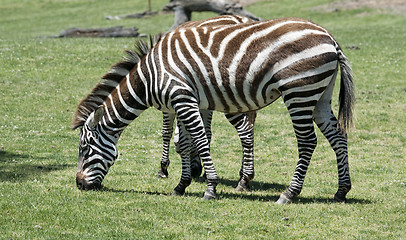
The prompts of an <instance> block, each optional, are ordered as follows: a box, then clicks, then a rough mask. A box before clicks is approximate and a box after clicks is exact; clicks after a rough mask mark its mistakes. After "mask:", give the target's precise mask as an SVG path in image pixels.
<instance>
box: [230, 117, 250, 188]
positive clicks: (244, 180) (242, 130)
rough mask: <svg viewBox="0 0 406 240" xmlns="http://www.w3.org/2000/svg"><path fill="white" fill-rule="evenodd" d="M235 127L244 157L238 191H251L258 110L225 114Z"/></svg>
mask: <svg viewBox="0 0 406 240" xmlns="http://www.w3.org/2000/svg"><path fill="white" fill-rule="evenodd" d="M225 116H226V118H227V120H228V121H229V122H230V123H231V124H232V125H233V126H234V127H235V129H236V130H237V132H238V136H239V137H240V140H241V145H242V150H243V158H242V165H241V169H240V179H239V181H238V184H237V187H236V188H235V190H236V191H249V189H250V188H249V182H250V181H251V180H252V179H253V178H254V175H255V173H254V122H255V117H256V112H252V113H247V114H225Z"/></svg>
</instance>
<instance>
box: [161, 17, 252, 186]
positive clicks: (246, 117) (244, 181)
mask: <svg viewBox="0 0 406 240" xmlns="http://www.w3.org/2000/svg"><path fill="white" fill-rule="evenodd" d="M247 22H251V19H249V18H247V17H243V16H233V15H222V16H218V17H216V18H212V19H210V20H203V21H192V22H187V23H185V24H183V26H182V27H212V28H213V27H221V26H225V25H234V24H240V23H247ZM201 117H202V119H203V122H204V126H205V132H206V135H207V138H208V140H209V143H210V140H211V119H212V111H209V110H201ZM225 117H226V118H227V120H228V121H229V122H230V123H231V124H232V125H233V126H234V127H235V129H236V130H237V133H238V135H239V137H240V140H241V145H242V149H243V161H242V166H241V169H240V180H239V181H238V184H237V187H236V190H237V191H243V190H249V185H248V184H249V182H250V181H251V180H252V179H253V178H254V165H253V163H254V160H253V152H254V150H253V148H254V145H253V144H254V142H253V141H254V139H253V138H254V134H253V131H254V129H253V125H254V121H255V117H256V112H252V113H249V114H245V113H244V114H227V113H226V114H225ZM174 119H175V114H169V113H165V112H164V113H163V121H162V122H163V124H162V139H163V144H162V146H163V149H162V157H161V168H160V169H159V171H158V176H159V177H160V178H166V177H168V170H167V169H168V166H169V163H170V160H169V146H170V139H171V138H172V133H173V123H174ZM179 127H180V126H178V127H177V128H176V131H175V138H174V139H175V146H176V151H177V152H178V153H179V154H180V155H182V154H184V153H183V151H184V149H183V148H182V146H185V144H187V143H185V142H186V141H190V139H187V138H186V137H185V136H183V135H182V136H179V130H178V129H179ZM185 157H186V156H185ZM187 157H188V158H190V161H191V175H192V177H194V178H196V177H199V176H200V174H201V172H202V166H201V162H200V158H199V154H198V153H197V151H196V149H195V148H193V149H192V152H191V153H190V156H187Z"/></svg>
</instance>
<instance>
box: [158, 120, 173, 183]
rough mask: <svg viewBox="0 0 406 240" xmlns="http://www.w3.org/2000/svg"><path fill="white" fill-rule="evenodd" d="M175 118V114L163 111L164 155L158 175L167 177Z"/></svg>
mask: <svg viewBox="0 0 406 240" xmlns="http://www.w3.org/2000/svg"><path fill="white" fill-rule="evenodd" d="M174 120H175V114H170V113H165V112H164V113H163V121H162V157H161V168H160V169H159V171H158V177H160V178H167V177H168V167H169V163H170V160H169V146H170V142H171V138H172V132H173V122H174Z"/></svg>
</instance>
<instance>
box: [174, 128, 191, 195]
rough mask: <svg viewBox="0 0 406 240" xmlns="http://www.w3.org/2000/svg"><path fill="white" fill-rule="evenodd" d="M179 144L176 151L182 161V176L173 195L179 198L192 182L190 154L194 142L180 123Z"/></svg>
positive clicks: (177, 132)
mask: <svg viewBox="0 0 406 240" xmlns="http://www.w3.org/2000/svg"><path fill="white" fill-rule="evenodd" d="M175 131H176V133H175V134H177V136H178V137H177V141H176V142H177V144H176V151H177V153H179V155H180V156H181V159H182V175H181V177H180V182H179V184H178V185H177V186H176V187H175V189H174V190H173V193H172V195H175V196H179V195H183V194H184V193H185V189H186V188H187V187H188V186H189V185H190V183H191V182H192V175H191V168H190V166H191V165H190V153H191V147H192V140H191V137H190V135H189V134H188V133H187V132H186V130H185V127H184V125H183V124H182V123H180V122H179V121H178V124H177V128H176V130H175Z"/></svg>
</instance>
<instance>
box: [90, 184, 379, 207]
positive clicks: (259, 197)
mask: <svg viewBox="0 0 406 240" xmlns="http://www.w3.org/2000/svg"><path fill="white" fill-rule="evenodd" d="M231 182H233V181H231ZM220 183H221V181H220ZM269 185H270V186H273V184H269ZM277 185H279V184H277ZM267 186H268V185H267ZM281 186H283V189H285V187H286V186H284V185H281ZM262 190H263V189H262ZM97 191H105V192H114V193H124V194H146V195H151V196H168V197H190V198H202V197H203V193H199V192H188V191H187V190H186V193H185V194H184V195H183V196H172V195H171V194H168V193H165V192H158V191H142V190H133V189H124V190H121V189H114V188H109V187H105V186H103V188H102V189H101V190H97ZM222 199H236V200H239V199H244V200H249V201H260V202H276V201H277V200H278V199H279V193H278V194H264V193H260V194H258V193H256V192H255V191H253V190H252V188H251V191H249V192H235V191H234V192H230V191H219V192H217V200H222ZM292 203H293V204H312V203H325V204H342V203H336V202H334V201H333V199H332V198H328V197H301V196H300V195H299V196H298V197H296V198H295V199H293V201H292ZM371 203H372V201H370V200H367V199H358V198H348V199H347V201H346V203H345V204H371Z"/></svg>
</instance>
